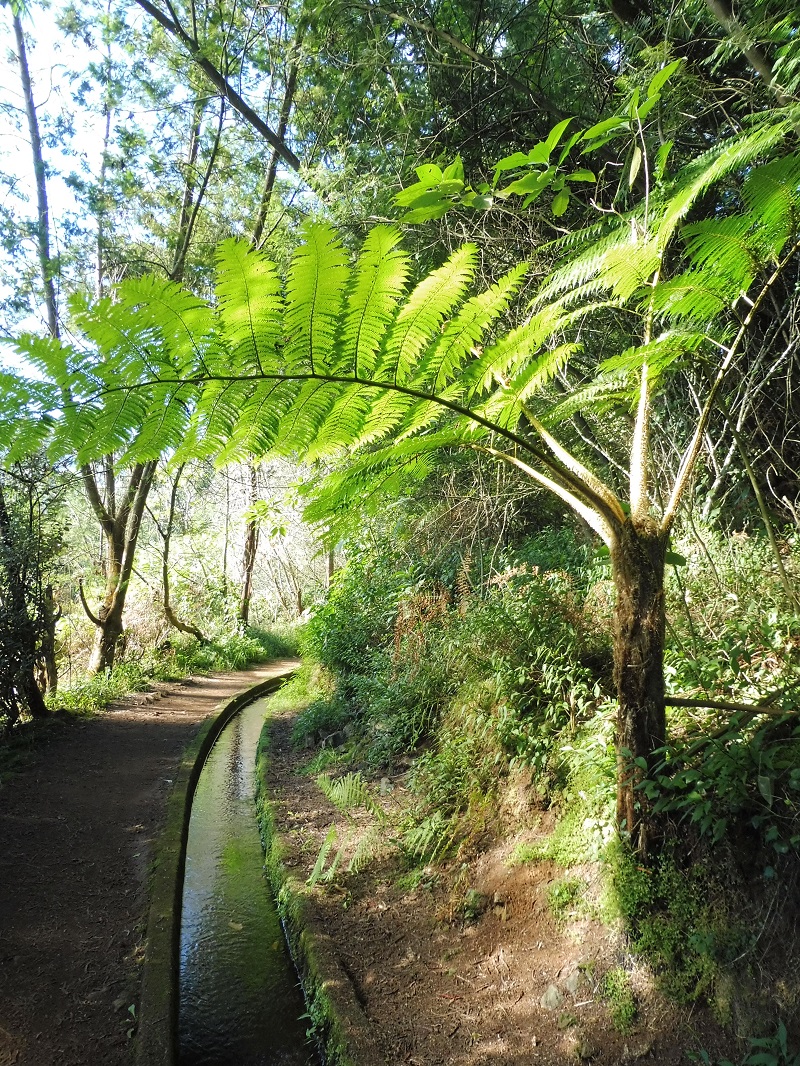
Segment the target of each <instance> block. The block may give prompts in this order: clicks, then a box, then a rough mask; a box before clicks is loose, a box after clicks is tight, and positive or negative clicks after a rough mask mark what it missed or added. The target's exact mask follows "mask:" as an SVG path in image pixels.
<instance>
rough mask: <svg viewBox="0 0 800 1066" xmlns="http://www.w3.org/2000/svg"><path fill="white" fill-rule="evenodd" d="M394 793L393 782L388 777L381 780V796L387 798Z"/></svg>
mask: <svg viewBox="0 0 800 1066" xmlns="http://www.w3.org/2000/svg"><path fill="white" fill-rule="evenodd" d="M391 791H392V782H391V781H390V780H389V778H388V777H382V778H381V795H382V796H386V795H388V793H390V792H391Z"/></svg>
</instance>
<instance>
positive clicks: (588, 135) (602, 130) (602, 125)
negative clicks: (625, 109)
mask: <svg viewBox="0 0 800 1066" xmlns="http://www.w3.org/2000/svg"><path fill="white" fill-rule="evenodd" d="M627 125H628V119H627V118H625V117H624V116H622V115H614V117H613V118H604V119H603V121H602V122H598V123H596V124H595V125H594V126H590V127H589V129H588V130H586V132H585V133H584V134H583V136H582V137H581V140H582V141H591V140H593V139H594V138H595V137H602V136H603V135H604V134H606V133H610V132H611V130H616V129H619V128H620V127H621V126H627Z"/></svg>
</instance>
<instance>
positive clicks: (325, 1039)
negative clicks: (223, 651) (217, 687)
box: [256, 718, 387, 1066]
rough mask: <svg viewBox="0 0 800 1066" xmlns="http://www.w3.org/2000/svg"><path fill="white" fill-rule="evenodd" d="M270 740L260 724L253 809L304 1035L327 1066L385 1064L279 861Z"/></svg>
mask: <svg viewBox="0 0 800 1066" xmlns="http://www.w3.org/2000/svg"><path fill="white" fill-rule="evenodd" d="M271 745H272V736H271V729H270V719H269V718H267V721H266V723H265V725H264V730H263V732H262V734H261V739H260V741H259V746H258V755H257V758H256V767H257V771H256V806H257V813H258V824H259V829H260V831H261V842H262V845H263V847H264V855H265V858H264V862H265V869H266V871H267V876H268V877H269V880H270V884H271V885H272V892H273V895H274V896H275V900H276V903H277V907H278V914H279V916H280V919H281V922H282V924H283V930H284V934H285V936H286V939H287V941H288V943H289V950H290V953H291V956H292V961H293V962H294V964H295V967H296V969H297V971H298V975H299V977H300V982H301V985H302V988H303V993H304V995H305V999H306V1011H307V1018H308V1021H309V1032H310V1033H313V1035H314V1037H315V1038H316V1039H317V1040H318V1042H319V1043H320V1044H321V1046H322V1048H323V1051H324V1054H325V1063H326V1066H387V1060H386V1058H385V1056H384V1055H383V1053H382V1052H381V1050H380V1048H379V1046H378V1044H377V1042H376V1040H375V1037H374V1036H373V1026H372V1023H371V1022H370V1021H369V1019H368V1018H367V1016H366V1014H365V1012H364V1010H363V1008H362V1006H361V1003H360V1002H359V999H358V996H357V993H356V990H355V987H354V985H353V982H352V980H351V978H350V975H349V974H348V973H347V971H346V970H345V968H344V966H343V965H342V962H341V959H340V957H339V955H338V953H337V951H336V945H335V943H334V941H333V939H332V937H331V936H330V935H329V934H328V933H327V932H326V931H325V927H324V924H323V923H322V921H321V919H320V918H319V916H318V915H317V914H316V912H315V909H314V906H313V898H312V897H313V890H312V889H310V888H309V887H308V886H307V885H306V883H305V882H304V881H301V880H300V879H299V878H298V877H296V876H295V875H294V874H293V873H292V872H291V871H290V870H289V868H288V867H287V866H286V864H285V863H284V861H283V858H284V855H285V854H286V852H287V850H288V848H287V845H286V843H285V842H284V840H283V837H282V835H281V832H280V829H279V828H278V823H277V820H276V818H275V811H274V808H273V805H272V801H271V800H270V797H269V794H268V786H267V772H268V769H269V758H270V750H271Z"/></svg>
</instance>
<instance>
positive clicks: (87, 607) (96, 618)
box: [78, 577, 103, 629]
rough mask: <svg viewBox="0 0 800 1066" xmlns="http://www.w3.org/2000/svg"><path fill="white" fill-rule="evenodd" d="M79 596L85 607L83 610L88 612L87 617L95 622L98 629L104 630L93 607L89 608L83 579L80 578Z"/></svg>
mask: <svg viewBox="0 0 800 1066" xmlns="http://www.w3.org/2000/svg"><path fill="white" fill-rule="evenodd" d="M78 595H79V596H80V598H81V604H82V605H83V609H84V611H85V612H86V617H87V618H88V619H89V621H90V622H94V624H95V625H96V626H97V628H98V629H102V628H103V623H102V622H101V621H100V619H99V618H98V617H97V615H95V614H92V609H91V607H90V606H89V604H88V602H87V600H86V593H85V592H84V591H83V578H82V577H79V578H78Z"/></svg>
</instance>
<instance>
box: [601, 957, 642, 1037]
mask: <svg viewBox="0 0 800 1066" xmlns="http://www.w3.org/2000/svg"><path fill="white" fill-rule="evenodd" d="M600 990H601V992H602V994H603V998H604V999H605V1000H606V1002H607V1003H608V1005H609V1008H610V1011H611V1021H612V1022H613V1024H614V1028H615V1029H616V1030H617V1031H618V1032H620V1033H629V1032H630V1031H631V1028H632V1026H633V1023H634V1022H635V1020H636V1014H637V1006H636V997H635V996H634V994H633V989H632V988H631V981H630V977H629V976H628V974H627V973H626V972H625V970H623V969H622V967H620V966H617V967H615V968H614V969H612V970H608V971H607V972H606V973H605V974H603V978H602V980H601V982H600Z"/></svg>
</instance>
